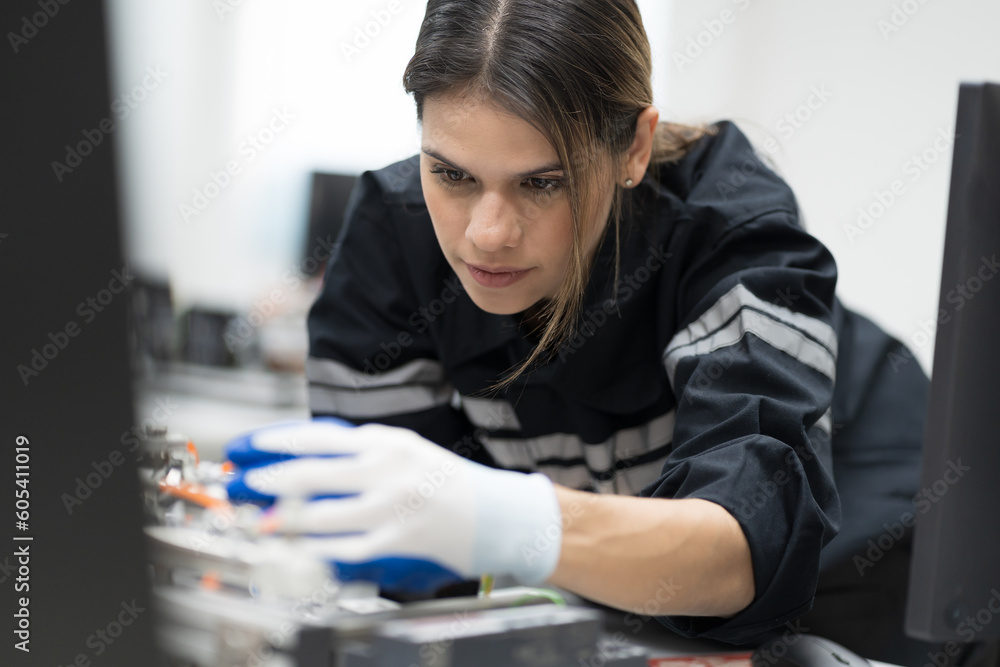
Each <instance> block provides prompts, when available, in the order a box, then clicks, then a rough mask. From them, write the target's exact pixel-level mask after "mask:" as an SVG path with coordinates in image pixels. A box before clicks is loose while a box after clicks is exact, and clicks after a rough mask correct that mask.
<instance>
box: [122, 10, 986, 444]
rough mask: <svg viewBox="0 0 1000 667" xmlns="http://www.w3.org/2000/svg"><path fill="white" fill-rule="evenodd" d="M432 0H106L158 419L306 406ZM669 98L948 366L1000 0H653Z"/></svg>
mask: <svg viewBox="0 0 1000 667" xmlns="http://www.w3.org/2000/svg"><path fill="white" fill-rule="evenodd" d="M424 5H425V3H424V2H423V0H355V1H354V2H350V3H344V2H329V1H324V0H288V1H286V2H280V3H279V2H276V1H271V2H265V1H263V0H258V1H257V2H246V1H243V0H213V1H212V2H206V1H204V0H175V1H174V2H171V3H136V2H130V1H129V0H109V2H108V11H109V22H110V25H109V34H110V46H111V59H112V63H111V65H112V95H113V96H114V101H113V103H112V107H111V108H112V113H113V117H112V120H113V121H114V123H115V129H114V131H115V132H116V147H117V150H118V151H119V154H118V155H117V159H118V171H119V174H120V178H121V182H122V186H123V188H122V213H123V219H124V223H125V229H126V233H125V239H124V240H125V248H126V257H127V259H128V261H129V267H130V269H131V271H132V272H133V273H134V274H135V275H136V277H137V278H136V282H135V283H133V286H134V294H135V303H134V308H133V310H134V319H135V322H136V326H135V330H134V332H133V337H134V342H135V345H136V347H137V349H138V350H139V352H140V358H141V361H140V364H139V367H138V368H137V370H138V372H139V376H140V377H139V378H138V385H137V386H138V387H139V390H140V391H139V398H138V402H137V405H136V410H137V417H138V419H139V420H140V422H141V423H142V424H143V425H144V427H149V426H152V425H166V424H168V423H169V425H170V428H171V430H172V431H179V432H182V433H184V434H185V435H188V436H190V437H191V438H192V439H193V440H194V441H195V442H196V443H197V444H198V447H199V448H200V449H201V450H202V453H203V455H205V456H206V457H209V458H213V457H217V456H218V453H219V451H220V448H221V446H222V444H223V443H224V442H225V441H226V440H228V439H229V438H231V437H232V436H233V435H234V434H236V433H237V432H239V431H241V430H244V429H250V428H253V427H255V426H258V425H261V424H265V423H268V422H272V421H275V420H278V419H284V418H295V417H307V416H308V409H307V407H306V389H305V381H304V378H303V376H302V365H303V361H304V358H305V354H306V347H307V341H306V333H305V315H306V310H307V309H308V307H309V305H310V303H311V301H312V299H313V298H314V297H315V294H316V292H317V290H318V276H319V275H320V274H321V271H322V266H323V263H324V262H325V260H326V258H327V256H328V254H329V248H330V246H331V245H332V243H333V241H334V240H335V238H336V231H337V229H338V227H339V224H340V215H341V214H342V212H343V206H344V204H345V203H346V197H347V195H348V193H349V191H350V187H351V185H352V183H353V178H355V177H356V176H357V175H358V174H360V173H361V172H362V171H364V170H366V169H376V168H379V167H382V166H385V165H387V164H389V163H391V162H394V161H396V160H398V159H402V158H405V157H408V156H410V155H413V154H414V153H416V152H417V150H418V148H419V133H418V127H417V124H416V119H415V113H414V107H413V103H412V100H411V99H410V98H409V97H407V96H406V95H405V94H404V93H403V90H402V83H401V76H402V72H403V69H404V67H405V65H406V63H407V61H408V60H409V57H410V55H411V54H412V49H413V45H414V42H415V40H416V36H417V32H418V30H419V25H420V21H421V19H422V17H423V11H424ZM639 5H640V8H641V10H642V12H643V17H644V21H645V25H646V30H647V32H648V34H649V37H650V41H651V44H652V47H653V55H654V91H655V103H656V105H657V106H658V107H659V109H660V110H661V117H662V118H664V119H668V120H676V121H682V122H711V121H714V120H718V119H722V118H728V119H731V120H733V121H735V122H736V123H737V124H738V125H739V126H740V127H741V128H742V129H743V131H744V132H745V133H746V134H747V135H748V136H749V137H750V138H751V140H752V141H753V142H754V143H755V145H756V146H757V147H758V149H759V151H760V153H761V154H762V155H764V156H765V157H766V158H767V159H769V160H770V162H771V163H772V164H773V166H774V168H775V169H776V171H777V172H778V173H779V174H781V175H782V176H783V177H784V178H785V179H786V180H787V181H788V182H789V183H790V184H791V186H792V188H793V189H794V191H795V192H796V195H797V197H798V199H799V204H800V207H801V210H802V213H803V216H804V222H805V224H806V226H807V228H808V229H809V230H810V231H811V232H812V233H813V234H814V235H816V236H817V237H819V238H820V239H821V240H822V241H823V242H824V243H825V244H826V245H827V246H828V247H829V248H830V249H831V250H832V251H833V254H834V255H835V257H836V259H837V261H838V264H839V266H840V283H839V293H840V296H841V298H842V299H843V300H844V301H845V302H846V303H847V304H848V305H849V306H851V307H854V308H856V309H857V310H860V311H861V312H863V313H865V314H867V315H868V316H870V317H872V318H873V319H874V320H876V321H877V322H878V323H879V324H881V325H882V326H883V327H885V328H886V329H888V330H889V331H890V332H891V333H893V334H894V335H896V336H897V337H899V338H901V339H902V340H904V341H906V342H907V344H908V345H909V347H910V348H911V350H912V351H913V352H914V354H915V355H916V357H917V359H918V360H919V362H920V363H921V365H922V366H923V367H924V369H925V370H927V371H928V372H929V369H930V367H931V358H932V353H933V344H934V324H935V321H936V313H937V301H938V289H939V284H938V283H939V280H940V264H941V258H942V250H943V240H944V229H945V216H946V210H947V193H948V186H949V178H950V167H951V150H952V143H951V142H952V136H951V134H952V131H953V127H954V122H955V111H956V104H957V97H958V86H959V82H961V81H975V82H978V81H983V80H991V81H994V82H998V81H1000V49H998V48H997V47H996V26H997V25H1000V3H996V2H995V1H994V0H951V1H950V2H948V3H944V2H941V1H940V0H938V1H937V2H935V1H932V0H903V1H900V0H895V1H890V0H876V1H875V2H872V1H871V0H866V1H864V2H862V0H844V1H843V2H839V3H813V2H810V3H805V2H793V0H771V1H770V2H764V1H763V0H702V1H700V2H673V1H670V0H640V2H639Z"/></svg>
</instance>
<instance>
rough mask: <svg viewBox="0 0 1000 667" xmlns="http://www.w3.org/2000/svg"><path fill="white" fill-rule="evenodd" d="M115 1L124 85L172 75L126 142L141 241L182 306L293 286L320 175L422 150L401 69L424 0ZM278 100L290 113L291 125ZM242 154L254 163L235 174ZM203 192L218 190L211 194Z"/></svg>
mask: <svg viewBox="0 0 1000 667" xmlns="http://www.w3.org/2000/svg"><path fill="white" fill-rule="evenodd" d="M108 6H109V15H110V19H109V21H110V27H111V54H112V89H113V91H119V92H127V91H129V90H131V89H132V88H133V87H134V86H136V85H138V84H140V83H141V81H142V79H143V73H144V72H145V69H146V67H148V66H159V67H160V68H161V70H162V71H165V72H166V73H167V76H166V77H165V78H164V79H163V81H162V82H161V83H160V84H159V85H158V86H157V87H156V89H155V90H152V91H149V92H148V95H146V96H144V99H143V100H142V101H141V102H140V103H138V104H136V105H135V109H132V110H130V113H129V116H128V117H125V118H123V119H122V120H121V122H120V123H119V124H118V129H117V130H116V134H117V136H116V139H117V141H118V148H119V158H120V162H119V164H120V167H121V172H122V175H123V182H124V184H125V192H124V217H125V222H126V225H127V228H128V235H127V239H126V243H127V252H128V254H129V256H130V257H131V258H132V261H133V263H134V265H135V266H136V267H138V268H139V269H140V270H142V271H143V272H144V273H146V274H148V275H152V276H154V277H159V278H165V279H169V280H170V282H171V285H172V287H173V290H174V295H175V300H176V302H177V303H176V305H177V307H178V308H185V307H187V306H189V305H192V304H198V305H201V306H209V307H212V306H214V307H222V308H229V309H240V308H243V309H247V308H249V307H250V306H251V304H252V303H253V301H254V300H255V299H256V298H258V297H259V296H261V295H262V294H264V293H266V292H267V291H268V290H269V288H270V286H273V285H275V284H277V285H281V284H282V283H281V277H282V276H283V275H285V274H286V273H287V272H288V271H289V270H295V269H296V267H297V265H298V263H299V259H300V258H299V253H300V252H301V250H300V248H301V246H302V243H303V242H304V238H303V235H304V233H305V230H304V226H305V220H306V214H307V210H306V207H307V195H308V185H309V182H308V174H309V172H310V171H312V170H317V169H318V170H328V171H343V172H347V173H357V172H360V171H362V170H364V169H369V168H377V167H381V166H384V165H385V164H388V163H390V162H392V161H395V160H398V159H400V158H402V157H405V156H408V155H412V154H413V153H414V152H416V150H417V145H418V144H417V134H416V121H415V115H414V109H413V102H412V100H410V98H408V97H407V96H406V95H405V94H404V93H403V90H402V83H401V78H402V72H403V68H404V67H405V65H406V62H407V61H408V60H409V58H410V56H411V55H412V51H413V45H414V43H415V41H416V36H417V32H418V29H419V26H420V20H421V19H422V18H423V10H424V2H423V1H422V0H357V1H355V2H351V3H343V2H336V3H334V2H327V1H325V0H289V1H287V2H277V1H271V2H264V1H261V2H240V1H239V0H218V1H217V2H213V3H209V2H204V1H203V0H173V1H172V2H170V3H136V2H132V1H131V0H108ZM220 6H221V7H225V8H227V9H225V10H224V11H218V8H219V7H220ZM359 31H361V32H362V35H363V38H361V37H358V32H359ZM365 32H367V33H369V34H371V35H374V36H368V35H364V33H365ZM365 39H367V40H368V41H367V44H366V43H365V41H364V40H365ZM355 44H359V45H361V48H358V47H357V46H354V45H355ZM344 45H350V46H354V48H355V49H357V52H351V51H350V50H349V49H348V50H346V52H345V49H344ZM115 94H118V93H117V92H116V93H115ZM275 110H278V113H279V114H281V115H284V114H286V113H287V114H288V115H290V116H291V120H290V121H288V122H287V124H286V127H283V128H282V129H281V131H280V132H275V131H273V130H271V128H270V125H271V123H272V120H273V119H275V117H276V111H275ZM281 125H282V122H280V121H275V126H281ZM269 132H270V134H269ZM272 135H273V136H272ZM249 137H258V145H259V146H261V149H260V150H257V149H255V148H254V147H253V145H252V143H250V142H249V141H248V138H249ZM265 140H267V141H269V143H266V144H265V143H263V142H264V141H265ZM230 162H235V163H236V166H237V167H238V168H239V173H237V174H235V175H231V176H230V177H229V178H228V179H227V176H228V175H227V174H225V173H224V172H225V170H226V166H227V164H228V163H230ZM213 174H215V175H216V179H215V180H217V181H218V182H222V183H226V185H225V187H222V188H218V190H216V187H217V186H216V184H215V183H214V182H213ZM195 190H197V191H199V192H201V193H202V196H205V195H209V196H211V195H214V197H213V198H209V196H206V199H205V201H204V202H197V201H196V200H197V195H196V194H195ZM196 203H207V206H205V207H204V210H198V209H197V208H195V204H196ZM182 204H184V205H188V206H191V209H185V211H184V212H182V210H181V205H182ZM191 210H194V211H196V214H191ZM185 212H187V213H188V215H187V216H185V215H184V213H185ZM185 217H186V218H187V219H185Z"/></svg>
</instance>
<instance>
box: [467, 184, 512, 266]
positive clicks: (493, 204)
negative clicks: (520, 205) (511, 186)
mask: <svg viewBox="0 0 1000 667" xmlns="http://www.w3.org/2000/svg"><path fill="white" fill-rule="evenodd" d="M465 236H466V238H467V239H469V240H470V241H472V243H474V244H475V245H476V247H477V248H479V249H480V250H482V251H483V252H496V251H498V250H501V249H502V248H512V247H514V246H516V245H518V243H520V242H521V224H520V222H519V220H518V216H517V212H516V210H515V209H514V207H513V206H510V205H509V204H508V203H507V202H505V201H504V199H503V197H500V196H498V195H494V194H485V195H483V196H482V197H480V199H479V201H478V202H476V205H475V206H474V207H473V209H472V218H471V220H469V226H468V227H467V228H466V230H465Z"/></svg>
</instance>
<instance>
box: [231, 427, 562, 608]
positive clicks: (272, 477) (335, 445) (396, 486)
mask: <svg viewBox="0 0 1000 667" xmlns="http://www.w3.org/2000/svg"><path fill="white" fill-rule="evenodd" d="M226 453H227V457H228V458H229V459H230V460H231V461H232V462H233V463H234V464H236V466H238V470H237V476H236V478H235V479H234V480H233V481H232V482H231V483H230V484H229V487H228V490H229V495H230V497H231V498H233V499H235V500H252V501H257V502H261V503H265V504H266V503H269V502H272V501H275V500H277V502H276V503H275V504H274V505H273V507H272V508H271V510H270V511H269V513H268V515H267V518H266V521H267V522H268V524H269V526H270V528H271V529H274V530H275V531H277V532H282V533H284V534H287V535H302V536H304V537H303V538H301V539H300V540H299V543H300V544H301V546H302V548H304V549H308V550H309V551H310V552H312V553H313V554H315V555H317V556H319V557H321V558H323V559H325V560H327V561H328V562H330V563H331V564H332V565H334V566H335V569H336V575H337V577H338V578H339V579H341V580H342V581H350V580H354V579H364V580H368V581H375V582H376V583H378V584H379V585H380V586H381V587H382V589H383V591H386V592H392V593H396V594H429V593H432V592H433V591H435V590H437V589H438V588H440V587H441V586H444V585H447V584H451V583H456V582H458V581H461V580H463V579H471V578H475V577H477V576H479V575H481V574H485V573H490V574H510V575H513V576H514V577H516V578H517V579H518V580H519V581H521V582H522V583H524V584H527V585H537V584H541V583H542V582H544V581H545V580H546V579H547V578H548V577H549V576H551V574H552V572H553V571H554V570H555V567H556V564H557V562H558V560H559V551H560V546H561V539H562V525H561V518H560V508H559V503H558V500H557V498H556V495H555V490H554V487H553V485H552V482H551V481H550V480H549V479H548V478H547V477H545V476H544V475H542V474H540V473H534V474H530V475H526V474H523V473H518V472H512V471H507V470H497V469H494V468H489V467H486V466H483V465H480V464H478V463H474V462H472V461H469V460H468V459H464V458H462V457H460V456H458V455H457V454H454V453H453V452H450V451H448V450H446V449H445V448H443V447H440V446H439V445H437V444H435V443H433V442H430V441H428V440H425V439H424V438H422V437H420V436H419V435H417V434H416V433H414V432H413V431H409V430H407V429H402V428H395V427H391V426H384V425H381V424H368V425H365V426H359V427H353V426H351V425H350V424H347V423H346V422H341V421H339V420H332V419H317V420H314V421H310V422H292V423H284V424H277V425H274V426H269V427H265V428H262V429H259V430H257V431H254V432H252V433H249V434H247V435H245V436H243V437H241V438H238V439H236V440H234V441H233V442H231V443H229V444H228V445H227V448H226Z"/></svg>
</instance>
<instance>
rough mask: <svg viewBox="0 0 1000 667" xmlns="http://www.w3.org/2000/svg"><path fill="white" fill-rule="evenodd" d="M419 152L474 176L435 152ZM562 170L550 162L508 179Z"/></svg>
mask: <svg viewBox="0 0 1000 667" xmlns="http://www.w3.org/2000/svg"><path fill="white" fill-rule="evenodd" d="M420 150H421V151H422V152H423V153H424V154H426V155H429V156H430V157H432V158H434V159H435V160H440V161H441V162H444V163H446V164H450V165H451V166H452V167H455V169H457V170H459V171H461V172H464V173H466V174H469V175H470V176H474V174H472V172H470V171H469V170H468V169H466V168H465V167H463V166H461V165H459V164H457V163H456V162H454V161H452V160H449V159H448V158H446V157H445V156H443V155H440V154H438V153H436V152H434V151H432V150H429V149H427V148H422V149H420ZM562 170H563V167H562V164H561V163H559V162H552V163H549V164H545V165H542V166H541V167H538V168H537V169H532V170H530V171H526V172H524V173H521V174H511V176H510V178H511V180H521V179H522V178H528V177H529V176H534V175H535V174H544V173H546V172H550V171H562Z"/></svg>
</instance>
